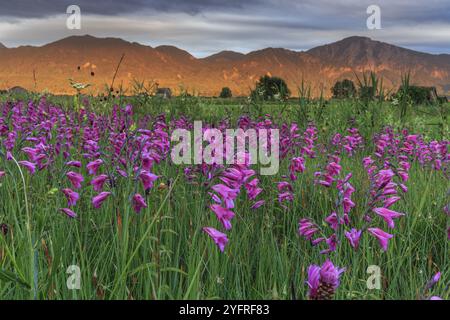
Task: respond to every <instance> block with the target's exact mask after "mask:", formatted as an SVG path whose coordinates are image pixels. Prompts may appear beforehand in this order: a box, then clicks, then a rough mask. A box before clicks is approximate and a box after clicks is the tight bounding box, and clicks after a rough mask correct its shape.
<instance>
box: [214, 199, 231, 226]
mask: <svg viewBox="0 0 450 320" xmlns="http://www.w3.org/2000/svg"><path fill="white" fill-rule="evenodd" d="M210 208H211V210H212V211H214V213H215V214H216V216H217V219H219V221H220V223H222V225H223V227H224V228H225V230H230V229H231V219H233V218H234V213H233V211H231V210H229V209H226V208H222V207H221V206H220V205H218V204H213V205H211V207H210Z"/></svg>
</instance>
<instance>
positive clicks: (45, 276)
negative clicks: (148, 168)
mask: <svg viewBox="0 0 450 320" xmlns="http://www.w3.org/2000/svg"><path fill="white" fill-rule="evenodd" d="M40 99H41V97H40V96H38V95H29V96H26V97H18V96H14V97H11V96H6V95H4V96H2V97H1V98H0V101H1V105H2V107H1V108H0V110H2V111H3V114H2V115H0V117H2V119H3V121H4V123H5V124H6V127H7V131H13V128H14V126H15V125H17V121H15V120H14V119H15V118H14V117H12V116H11V115H12V114H13V113H14V112H13V111H11V110H10V109H11V107H12V106H17V105H18V104H20V103H23V106H22V110H23V111H21V112H22V116H23V117H24V118H23V119H25V120H24V123H23V124H20V125H22V129H20V130H19V131H20V132H21V133H22V132H27V135H25V134H24V135H22V134H18V136H17V137H16V140H15V141H16V142H15V146H14V147H13V149H12V150H13V151H12V155H13V156H14V158H15V159H16V160H17V161H20V160H27V157H26V154H25V153H24V152H23V151H22V149H23V148H24V147H26V146H32V145H33V146H35V144H37V142H35V141H32V140H27V139H25V138H26V137H30V136H33V137H39V135H40V130H43V129H42V128H41V126H39V125H37V124H39V123H41V124H44V123H45V121H47V120H48V121H50V122H51V124H52V127H51V128H49V129H48V132H47V133H49V136H48V137H47V138H46V139H47V140H46V143H47V144H48V145H52V146H54V145H55V144H56V142H57V136H58V134H61V132H59V131H58V129H59V128H61V125H60V124H58V123H59V122H58V121H61V120H56V119H53V118H52V116H51V115H52V112H53V111H51V110H50V109H51V106H52V105H56V106H58V110H62V111H58V112H60V113H58V114H60V115H64V116H65V117H66V119H67V117H69V114H72V117H73V119H77V120H76V121H75V120H74V123H73V124H71V125H65V126H63V127H64V128H65V129H67V128H71V127H74V126H78V127H79V128H81V130H80V131H78V132H74V133H73V135H74V138H73V142H72V145H71V147H70V154H71V156H70V158H68V159H64V158H63V156H62V155H61V154H59V155H55V156H52V158H51V159H52V160H51V164H50V165H49V166H48V167H46V168H43V169H42V170H36V173H35V174H33V175H31V174H30V173H29V172H28V171H27V170H26V169H25V168H24V167H23V166H20V165H17V164H16V163H15V161H14V160H7V159H6V150H5V147H4V144H5V139H6V138H7V135H6V133H4V134H2V135H1V136H0V140H1V142H2V143H1V158H0V171H4V172H5V173H6V174H5V176H3V177H1V178H0V223H2V224H4V226H7V229H8V230H6V231H5V232H4V233H3V234H2V235H0V270H1V271H0V299H307V291H308V288H307V285H306V284H305V281H306V279H307V269H308V266H309V265H311V264H322V263H323V262H324V261H325V256H324V255H323V254H320V253H319V251H320V250H319V249H318V248H317V247H313V246H312V245H311V244H310V243H309V242H308V241H306V240H305V239H304V238H302V237H301V236H299V234H298V232H297V229H298V224H299V220H300V219H302V218H305V217H310V218H312V219H314V220H315V221H316V222H318V223H319V224H321V225H322V227H324V228H325V227H326V223H325V222H323V219H324V218H325V217H326V216H327V215H328V214H329V213H330V212H331V211H332V210H333V206H334V202H335V199H336V193H335V191H334V190H331V189H327V188H324V187H322V186H319V185H317V184H315V183H314V180H315V177H314V172H316V171H318V170H322V169H323V167H324V166H325V165H326V164H327V152H328V151H329V150H330V149H329V148H328V147H329V146H330V141H331V139H332V137H333V136H334V134H335V133H340V134H342V135H345V134H346V130H347V129H349V128H357V129H358V130H359V134H360V135H361V136H362V138H363V139H364V144H363V145H361V146H360V147H359V148H357V149H356V150H355V152H354V154H353V155H352V156H348V155H347V154H342V155H341V162H340V165H341V166H342V173H343V174H344V175H345V174H347V173H349V172H351V173H352V174H353V177H352V178H351V183H352V185H353V186H354V188H355V189H356V191H355V193H354V194H353V197H352V199H353V201H354V202H355V204H356V206H355V207H354V208H353V209H352V210H351V213H350V217H351V219H352V221H353V222H354V223H355V224H356V225H357V226H361V225H362V222H361V219H362V216H363V213H364V212H365V210H367V206H368V189H369V179H368V176H367V173H366V171H365V169H364V167H363V164H362V160H363V158H364V157H367V156H369V155H372V156H373V154H374V151H375V144H374V143H373V140H372V139H373V138H374V136H376V135H377V134H378V133H379V132H381V131H382V130H384V128H385V127H387V126H389V127H391V128H392V130H393V131H394V132H396V133H400V132H401V130H402V129H408V131H409V132H410V134H419V135H421V136H422V137H423V141H424V143H429V142H430V141H433V140H436V141H448V140H449V139H450V131H449V128H450V120H449V117H448V115H449V108H450V105H449V104H446V105H423V106H415V105H408V106H406V107H405V108H406V114H404V115H403V116H402V115H401V110H400V108H401V106H399V105H397V104H395V103H392V102H386V101H383V102H378V101H371V102H367V103H365V102H361V101H357V100H330V101H325V100H308V99H302V98H299V99H290V100H288V101H285V102H283V101H278V102H262V101H251V100H249V99H244V98H242V99H212V98H199V97H176V98H172V99H160V98H154V97H142V98H139V97H120V98H116V99H114V100H113V99H109V100H108V101H100V100H99V99H97V98H92V97H86V98H85V99H81V98H79V99H76V98H72V97H51V96H50V97H47V99H46V100H45V101H44V100H40ZM84 100H86V101H84ZM20 101H23V102H20ZM115 104H117V105H118V106H120V107H125V105H127V104H131V105H132V106H133V116H132V119H128V120H129V121H130V122H128V123H127V124H126V125H125V127H124V128H123V130H122V131H118V132H122V133H124V134H125V135H126V136H127V137H128V134H130V136H132V132H134V130H136V128H142V126H144V127H145V128H149V129H151V128H152V127H151V124H152V123H153V121H154V120H155V116H157V115H159V114H165V119H164V120H163V121H164V122H165V123H167V124H168V125H169V128H168V129H167V130H168V131H170V130H171V129H172V128H173V127H172V124H171V123H172V122H171V121H173V120H175V119H179V118H180V117H182V116H184V117H186V119H187V120H188V121H193V120H202V121H204V122H205V123H209V124H214V125H219V124H220V122H221V121H227V123H228V125H229V127H231V128H236V127H237V121H238V119H239V117H241V116H242V115H247V116H248V117H249V118H250V119H252V120H254V121H259V120H264V119H265V118H267V117H266V116H265V115H270V119H271V121H272V122H273V124H275V125H277V126H279V127H281V125H282V124H286V125H288V126H290V125H291V124H292V123H293V122H295V123H297V124H298V127H299V132H300V133H303V132H304V130H305V129H306V128H307V126H308V124H312V123H314V125H315V126H316V128H317V131H318V133H317V136H318V139H317V140H316V142H315V150H316V157H315V158H309V157H307V158H306V161H305V166H306V170H305V171H304V172H303V173H300V174H298V179H297V180H295V181H291V182H290V183H291V185H292V188H293V191H292V193H293V195H294V198H293V201H292V202H287V203H283V204H284V205H285V207H283V206H282V205H281V204H280V203H279V201H278V199H277V197H278V190H277V184H276V183H277V182H279V181H282V180H286V179H285V178H284V177H283V176H284V175H287V174H289V171H288V167H289V163H290V160H289V157H286V158H284V159H283V160H282V161H281V162H280V170H279V173H278V174H277V175H275V176H259V175H258V179H259V180H260V185H259V186H260V187H261V188H262V189H263V192H262V193H261V194H260V195H259V198H258V199H264V200H265V201H266V203H265V205H264V206H263V207H261V208H259V209H257V210H252V209H251V208H250V206H251V203H250V201H248V199H247V198H246V195H245V192H241V193H240V194H239V196H238V198H237V199H236V201H235V208H234V213H235V215H236V216H235V218H234V219H233V220H232V224H233V227H232V229H231V230H229V231H227V232H226V234H227V235H228V238H229V242H228V245H227V246H226V248H225V250H224V252H223V253H221V252H220V250H219V249H218V248H217V247H216V246H215V245H214V242H213V241H212V240H211V239H210V238H209V237H208V236H207V235H206V234H205V233H204V232H202V228H203V227H205V226H213V227H215V228H217V229H219V228H220V224H219V222H218V221H217V219H216V217H215V216H214V213H213V212H212V211H211V210H210V209H209V208H208V207H209V206H210V205H211V204H212V201H211V197H210V196H209V195H208V192H209V187H210V186H211V181H209V180H207V177H205V176H202V175H197V176H196V179H194V180H193V181H188V180H187V179H186V177H185V174H184V172H183V169H184V168H185V166H177V165H174V164H173V163H171V161H170V157H168V158H163V159H162V161H161V162H160V163H158V164H155V165H154V167H153V168H152V172H153V173H154V174H156V175H158V176H159V179H158V180H156V181H155V185H154V187H153V188H152V189H151V190H150V191H149V193H148V195H147V196H146V197H145V198H146V203H147V205H148V207H147V208H144V209H143V210H142V211H141V213H139V214H137V213H135V212H134V211H133V208H132V206H131V205H130V197H131V196H132V195H133V194H134V193H135V192H136V191H139V192H140V193H141V194H144V191H143V190H142V186H140V185H139V184H137V183H136V179H134V178H131V177H130V178H122V179H119V178H117V183H115V184H113V185H108V186H106V185H105V187H104V188H105V190H106V189H107V190H108V191H110V192H111V195H110V196H109V198H108V199H107V200H106V201H105V202H104V203H103V205H102V206H101V208H99V209H95V208H94V207H93V206H92V204H91V198H92V197H93V196H95V195H96V194H97V192H95V191H93V190H92V187H91V186H90V185H89V181H90V180H91V178H92V176H90V175H88V174H87V171H86V168H85V167H86V164H87V163H88V162H89V161H88V160H87V159H84V158H83V157H82V153H83V152H84V151H83V146H84V145H83V139H82V136H83V134H86V131H87V130H86V129H87V128H91V129H92V128H94V126H93V123H96V121H98V123H99V126H100V127H101V120H92V119H89V117H88V116H78V117H77V116H76V115H74V114H75V113H77V112H79V110H82V109H83V110H85V111H84V112H87V113H88V114H89V113H91V112H92V113H93V112H95V113H96V114H97V115H99V116H98V117H99V119H100V118H101V117H100V115H102V116H104V117H105V119H111V114H112V110H113V106H114V105H115ZM8 105H9V107H8ZM30 106H34V108H36V109H37V110H39V111H36V112H37V113H36V114H38V116H36V117H38V119H37V120H36V119H28V118H27V116H26V112H27V111H26V110H29V107H30ZM39 106H40V107H39ZM5 108H6V109H5ZM59 108H60V109H59ZM4 110H9V111H4ZM55 112H56V111H55ZM54 114H56V113H54ZM146 116H148V117H149V118H150V120H149V122H145V121H144V124H142V123H143V122H142V121H143V119H145V117H146ZM55 117H56V116H55ZM49 119H50V120H49ZM52 119H53V120H52ZM128 120H127V121H128ZM31 122H33V123H35V127H34V128H32V130H29V127H28V125H27V124H28V123H31ZM5 132H6V131H5ZM108 134H109V132H108V131H107V130H106V131H105V130H99V132H98V142H99V148H100V152H101V153H102V157H104V158H105V159H106V158H107V157H108V154H109V152H111V150H110V147H111V142H110V141H109V136H108ZM448 147H449V145H447V149H448ZM447 152H448V151H447ZM103 155H104V156H103ZM68 160H79V161H81V162H82V168H80V169H76V170H75V171H77V172H80V173H81V174H82V175H83V176H84V179H85V180H84V182H83V186H82V188H81V189H79V190H78V191H77V192H79V195H80V199H79V200H78V202H77V204H76V206H75V207H74V208H73V210H74V211H76V213H77V215H78V218H77V219H71V218H69V217H67V216H66V215H64V214H63V213H62V212H61V211H60V208H65V207H67V201H66V198H65V197H64V195H63V194H62V193H61V191H60V190H61V189H63V188H67V187H70V184H69V182H68V180H67V178H66V176H65V175H66V173H67V171H68V170H69V169H68V168H67V167H66V166H65V165H64V163H65V162H66V161H68ZM105 161H106V160H105ZM410 163H411V169H410V170H409V180H408V181H407V183H406V185H407V187H408V189H409V190H408V192H407V193H405V194H402V195H401V198H402V199H401V200H400V201H398V202H397V203H396V204H395V205H394V207H393V208H394V210H395V211H398V212H402V213H405V216H404V217H401V218H400V219H397V220H396V227H395V229H389V230H388V229H387V228H386V225H385V223H384V222H383V221H382V220H381V219H380V220H377V226H379V227H380V228H382V229H384V230H385V231H386V230H387V231H388V232H389V233H392V234H393V235H394V237H393V238H392V239H391V240H390V242H389V249H388V250H387V251H386V252H384V251H382V250H381V249H380V246H379V245H378V242H377V241H376V239H374V238H373V237H372V236H370V235H369V234H367V233H365V234H364V235H363V236H362V237H361V241H360V244H359V249H358V250H356V251H355V250H353V249H352V247H350V246H349V245H348V243H347V242H346V239H345V237H344V235H343V234H342V233H338V241H340V245H339V246H338V248H337V250H336V251H334V252H332V253H330V254H329V258H330V260H331V261H332V262H333V263H334V264H335V265H337V266H339V267H345V268H346V271H345V272H344V273H343V274H342V277H341V281H340V282H341V283H340V286H339V288H338V289H337V290H336V294H335V298H336V299H422V298H427V297H429V296H431V295H436V296H440V297H442V298H444V299H448V298H450V291H449V289H448V283H449V279H450V259H449V257H450V250H449V249H450V248H449V241H448V238H447V228H448V225H449V222H448V220H449V217H448V216H447V215H446V214H445V213H444V211H443V208H444V207H445V206H446V205H447V204H448V203H450V197H449V196H448V192H449V190H450V183H449V174H450V172H449V169H450V167H449V162H448V160H447V161H443V164H442V168H441V169H440V170H434V169H433V168H431V166H430V165H428V164H421V163H419V162H418V161H416V160H414V159H411V160H410ZM111 168H112V166H111ZM257 168H258V166H256V167H255V171H256V172H258V170H257ZM19 169H20V170H19ZM70 170H72V169H70ZM106 170H107V167H106V165H104V166H103V167H101V168H100V169H99V172H104V173H106V172H107V174H110V172H109V171H106ZM108 170H109V169H108ZM128 170H129V171H128V173H130V172H132V171H133V169H132V166H130V167H129V168H128ZM22 174H23V176H22ZM214 182H215V183H216V182H217V181H216V180H214ZM72 265H75V266H78V267H79V270H80V288H79V289H75V290H70V289H69V288H68V286H67V281H68V279H69V277H71V274H69V273H67V269H68V268H69V266H72ZM371 265H376V266H379V267H380V270H381V288H380V289H369V288H368V287H367V284H366V281H367V279H368V278H369V276H370V274H368V273H367V268H368V267H369V266H371ZM438 271H440V272H441V279H440V281H439V282H438V283H437V284H436V286H435V287H434V288H433V289H432V292H428V293H426V294H425V295H424V296H423V294H424V293H423V289H424V287H425V285H426V283H427V282H428V281H429V280H430V278H431V277H432V276H433V275H434V274H435V273H436V272H438Z"/></svg>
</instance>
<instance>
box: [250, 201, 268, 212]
mask: <svg viewBox="0 0 450 320" xmlns="http://www.w3.org/2000/svg"><path fill="white" fill-rule="evenodd" d="M265 203H266V201H265V200H259V201H256V202H255V203H254V204H253V205H252V206H251V207H250V209H253V210H255V209H258V208H259V207H261V206H263V205H264V204H265Z"/></svg>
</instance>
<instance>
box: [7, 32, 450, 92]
mask: <svg viewBox="0 0 450 320" xmlns="http://www.w3.org/2000/svg"><path fill="white" fill-rule="evenodd" d="M0 48H2V50H1V52H0V89H7V88H8V87H12V86H16V85H18V86H22V87H24V88H27V89H30V90H31V89H36V90H44V89H47V90H49V91H50V92H52V93H56V94H66V93H74V92H73V90H72V89H71V88H70V86H69V85H68V80H67V79H69V78H72V79H74V80H76V81H79V82H84V83H91V84H92V86H91V88H90V91H89V92H91V93H93V94H97V93H99V92H102V90H104V88H105V85H106V84H108V83H110V82H111V79H112V77H113V74H114V71H115V69H116V68H117V64H118V62H119V60H120V57H121V56H122V54H125V58H124V60H123V63H122V64H121V65H120V69H119V72H118V74H117V78H116V82H115V84H116V86H117V85H122V86H123V87H124V88H128V89H130V88H131V86H132V83H133V81H134V80H138V81H143V80H148V81H155V82H157V83H158V84H159V85H160V86H161V87H170V88H171V89H172V90H173V91H175V92H177V91H181V90H190V91H193V92H195V93H197V94H201V95H206V96H217V95H218V94H219V92H220V90H221V88H222V87H225V86H228V87H230V88H231V90H232V91H233V94H234V95H247V94H248V93H249V88H251V87H253V86H254V84H255V82H256V81H257V80H258V79H259V77H260V76H262V75H266V74H267V75H272V76H280V77H282V78H284V79H285V80H286V82H287V83H288V86H289V87H290V88H291V91H292V92H293V94H294V95H295V93H296V89H295V88H296V87H298V86H299V85H300V83H301V82H302V81H305V82H306V83H308V84H309V85H311V87H312V91H313V93H314V94H315V95H318V94H320V92H321V91H322V90H323V92H324V94H325V95H326V96H329V95H330V92H331V90H330V89H331V87H332V86H333V84H334V83H335V82H336V81H337V80H341V79H343V78H350V79H355V74H358V73H361V72H364V71H368V70H373V71H375V72H377V73H378V74H379V75H380V76H382V77H383V79H384V80H385V82H384V83H385V85H386V86H387V87H388V88H393V89H395V87H396V86H398V85H399V84H400V79H401V76H402V75H403V74H405V73H407V72H410V73H411V78H412V79H413V82H414V83H417V84H419V85H427V86H436V87H437V89H438V91H439V92H440V93H441V94H447V95H448V94H450V55H449V54H437V55H436V54H430V53H423V52H419V51H414V50H410V49H406V48H402V47H399V46H395V45H392V44H388V43H385V42H380V41H376V40H372V39H370V38H367V37H360V36H352V37H347V38H344V39H342V40H339V41H336V42H333V43H329V44H325V45H321V46H317V47H314V48H311V49H309V50H307V51H294V50H290V49H285V48H272V47H268V48H263V49H260V50H255V51H252V52H249V53H246V54H244V53H240V52H235V51H228V50H225V51H221V52H218V53H215V54H212V55H210V56H207V57H204V58H196V57H194V56H193V55H192V54H190V53H189V52H188V51H185V50H183V49H180V48H177V47H175V46H171V45H161V46H157V47H154V48H153V47H151V46H148V45H144V44H140V43H136V42H128V41H126V40H123V39H120V38H114V37H108V38H97V37H94V36H90V35H84V36H70V37H67V38H63V39H60V40H57V41H54V42H51V43H48V44H45V45H43V46H39V47H32V46H22V47H17V48H6V47H5V48H3V47H2V45H1V44H0ZM33 73H34V74H35V76H36V79H34V76H33ZM35 80H36V82H35Z"/></svg>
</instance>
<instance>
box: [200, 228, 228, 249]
mask: <svg viewBox="0 0 450 320" xmlns="http://www.w3.org/2000/svg"><path fill="white" fill-rule="evenodd" d="M203 231H204V232H206V233H207V234H208V235H209V236H210V237H211V239H213V241H214V243H215V244H216V245H217V247H218V248H219V250H220V251H222V252H223V251H224V249H225V246H226V245H227V243H228V238H227V235H226V234H225V233H222V232H220V231H218V230H216V229H214V228H211V227H204V228H203Z"/></svg>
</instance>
